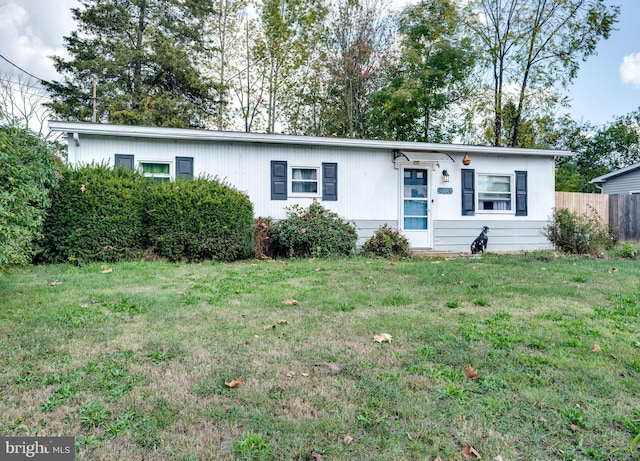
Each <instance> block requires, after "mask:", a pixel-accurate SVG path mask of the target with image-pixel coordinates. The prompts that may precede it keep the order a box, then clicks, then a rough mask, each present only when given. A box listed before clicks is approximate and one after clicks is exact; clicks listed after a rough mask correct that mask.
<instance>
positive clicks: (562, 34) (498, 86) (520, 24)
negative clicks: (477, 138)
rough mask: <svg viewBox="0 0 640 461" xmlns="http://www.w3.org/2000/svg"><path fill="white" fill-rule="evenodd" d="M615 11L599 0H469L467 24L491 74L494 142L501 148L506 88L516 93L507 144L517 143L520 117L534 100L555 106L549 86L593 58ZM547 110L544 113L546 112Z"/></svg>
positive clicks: (613, 20) (564, 81) (573, 74)
mask: <svg viewBox="0 0 640 461" xmlns="http://www.w3.org/2000/svg"><path fill="white" fill-rule="evenodd" d="M619 12H620V8H619V7H617V6H607V5H606V4H605V3H604V1H603V0H471V1H470V2H469V4H468V7H467V18H468V25H469V27H470V29H471V30H473V32H474V34H475V36H476V37H477V40H478V41H479V42H480V43H481V44H482V48H483V49H484V50H485V51H484V53H483V54H482V60H483V61H484V64H485V66H486V68H487V70H488V73H489V74H490V80H491V85H490V86H491V91H490V93H491V95H492V101H491V103H490V105H491V113H492V117H491V118H492V120H493V130H492V135H493V138H492V139H491V142H492V143H493V144H494V145H496V146H501V145H503V144H504V143H505V132H504V123H503V120H504V115H505V103H506V102H507V98H505V95H506V94H507V91H508V88H515V91H514V96H513V100H514V104H515V106H516V109H515V114H514V118H513V126H512V128H511V129H512V135H511V140H510V144H509V145H511V146H517V145H518V144H519V142H520V128H521V124H522V120H523V119H524V117H525V114H527V113H528V114H529V117H530V118H533V117H534V110H535V109H536V108H540V107H541V106H540V105H538V106H537V107H536V103H535V101H534V100H533V99H532V98H533V96H534V95H536V94H537V95H539V94H543V95H544V98H543V99H542V102H543V103H544V104H548V105H551V106H553V105H557V103H558V101H557V99H555V96H554V94H553V92H552V88H553V87H554V85H557V84H560V85H562V86H566V85H568V84H569V83H570V82H571V81H572V80H573V79H574V78H575V77H576V75H577V72H578V68H579V66H580V62H582V61H584V60H585V59H586V58H587V57H588V56H590V55H592V54H594V53H595V50H596V45H597V44H598V41H599V40H600V39H603V38H604V39H607V38H608V37H609V35H610V34H611V32H612V30H613V27H614V25H615V23H616V22H617V20H618V15H619ZM546 109H549V107H547V108H546Z"/></svg>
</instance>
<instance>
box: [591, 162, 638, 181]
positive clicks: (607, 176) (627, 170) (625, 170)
mask: <svg viewBox="0 0 640 461" xmlns="http://www.w3.org/2000/svg"><path fill="white" fill-rule="evenodd" d="M638 169H640V163H634V164H633V165H629V166H627V167H624V168H620V169H619V170H615V171H612V172H611V173H607V174H603V175H602V176H598V177H597V178H593V179H592V180H591V181H589V182H590V183H591V184H597V183H603V182H607V180H608V179H612V178H615V177H616V176H621V175H623V174H627V173H631V172H632V171H635V170H638Z"/></svg>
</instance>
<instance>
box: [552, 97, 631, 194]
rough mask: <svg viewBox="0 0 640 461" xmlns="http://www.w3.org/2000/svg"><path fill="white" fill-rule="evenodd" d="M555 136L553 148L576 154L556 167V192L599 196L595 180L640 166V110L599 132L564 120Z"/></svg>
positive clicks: (618, 119) (598, 129)
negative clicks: (587, 193) (632, 166)
mask: <svg viewBox="0 0 640 461" xmlns="http://www.w3.org/2000/svg"><path fill="white" fill-rule="evenodd" d="M556 134H557V139H556V140H555V145H554V146H555V147H557V148H562V149H569V150H571V151H572V152H574V153H575V156H574V157H573V158H569V159H566V158H565V159H562V160H559V161H558V163H557V164H556V190H562V191H573V192H597V187H596V186H595V185H594V184H591V182H590V181H591V180H592V179H593V178H596V177H598V176H602V175H604V174H607V173H609V172H611V171H615V170H618V169H620V168H624V167H627V166H630V165H633V164H635V163H638V162H640V109H638V110H636V111H634V112H631V113H629V114H627V115H623V116H620V117H618V118H616V119H615V121H614V122H612V123H609V124H606V125H603V126H602V127H600V128H595V127H593V126H591V125H590V124H579V123H577V122H574V121H571V120H570V119H565V120H564V121H563V122H562V123H560V124H559V128H558V129H557V130H556Z"/></svg>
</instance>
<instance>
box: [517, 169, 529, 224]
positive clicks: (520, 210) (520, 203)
mask: <svg viewBox="0 0 640 461" xmlns="http://www.w3.org/2000/svg"><path fill="white" fill-rule="evenodd" d="M516 216H527V172H526V171H516Z"/></svg>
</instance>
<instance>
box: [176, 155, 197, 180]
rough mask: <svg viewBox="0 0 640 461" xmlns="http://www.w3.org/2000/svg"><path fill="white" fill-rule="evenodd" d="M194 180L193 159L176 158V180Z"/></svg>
mask: <svg viewBox="0 0 640 461" xmlns="http://www.w3.org/2000/svg"><path fill="white" fill-rule="evenodd" d="M178 178H193V157H176V179H178Z"/></svg>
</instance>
